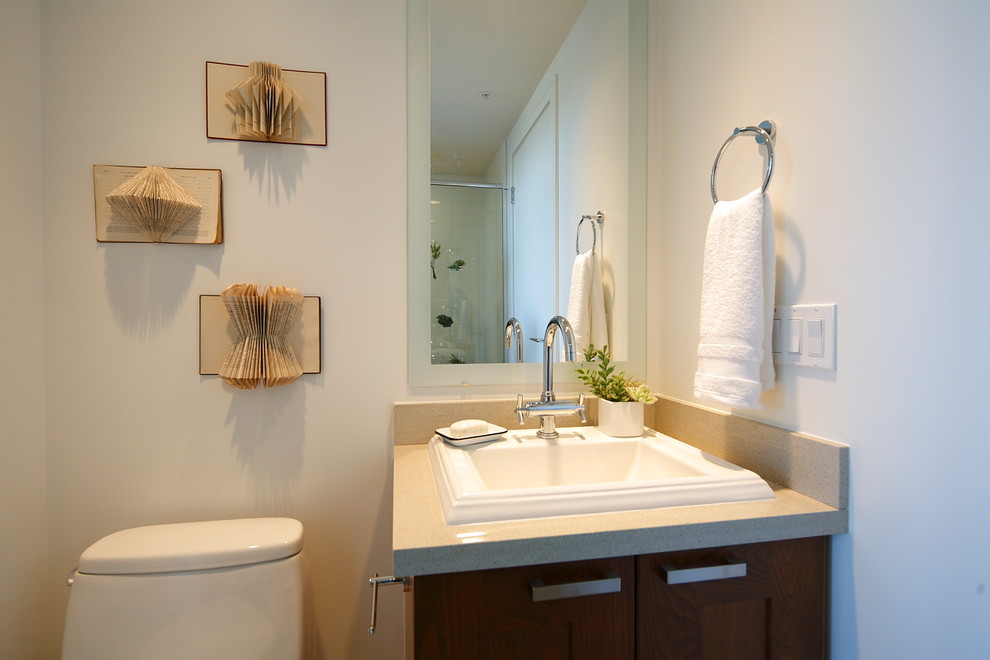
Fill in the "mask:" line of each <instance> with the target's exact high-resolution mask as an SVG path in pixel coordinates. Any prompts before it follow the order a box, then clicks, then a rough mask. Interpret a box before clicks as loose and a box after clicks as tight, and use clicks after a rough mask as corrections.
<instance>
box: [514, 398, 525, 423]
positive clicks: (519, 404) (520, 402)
mask: <svg viewBox="0 0 990 660" xmlns="http://www.w3.org/2000/svg"><path fill="white" fill-rule="evenodd" d="M524 401H525V399H523V395H522V394H517V395H516V414H517V415H519V426H522V425H523V424H525V423H526V406H525V405H524Z"/></svg>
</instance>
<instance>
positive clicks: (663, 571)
mask: <svg viewBox="0 0 990 660" xmlns="http://www.w3.org/2000/svg"><path fill="white" fill-rule="evenodd" d="M660 577H662V578H663V581H664V582H666V583H667V584H689V583H691V582H707V581H709V580H725V579H728V578H737V577H746V562H744V561H737V560H734V559H726V560H725V563H724V564H719V565H717V566H701V567H700V568H675V567H674V566H673V565H672V564H661V565H660Z"/></svg>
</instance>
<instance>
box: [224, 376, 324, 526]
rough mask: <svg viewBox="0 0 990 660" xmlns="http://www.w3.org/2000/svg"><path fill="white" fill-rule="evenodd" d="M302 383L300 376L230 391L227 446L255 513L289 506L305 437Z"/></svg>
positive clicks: (279, 512) (283, 510) (278, 512)
mask: <svg viewBox="0 0 990 660" xmlns="http://www.w3.org/2000/svg"><path fill="white" fill-rule="evenodd" d="M208 378H212V377H208ZM304 378H305V377H304ZM223 387H224V389H227V390H232V391H233V390H234V388H232V387H230V386H229V385H223ZM306 387H307V383H306V382H305V380H303V379H300V380H298V381H296V382H295V383H291V384H289V385H284V386H282V387H272V388H265V387H258V389H254V390H236V391H234V393H233V396H232V397H231V400H230V407H229V408H228V410H227V420H226V424H227V426H231V425H233V430H232V433H231V446H232V447H233V448H234V449H235V450H236V452H237V459H238V462H239V463H240V464H241V466H242V467H243V468H244V470H245V471H246V472H247V477H248V491H249V493H250V494H251V495H252V496H253V497H254V500H255V509H256V511H257V513H258V514H260V515H270V516H276V515H289V514H290V513H291V511H292V490H293V486H294V485H295V484H296V483H297V482H298V481H299V476H300V473H301V471H302V464H303V444H304V442H305V438H306V431H305V424H306V415H305V408H306V406H305V403H306Z"/></svg>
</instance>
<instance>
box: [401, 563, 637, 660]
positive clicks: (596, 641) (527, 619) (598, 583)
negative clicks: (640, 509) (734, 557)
mask: <svg viewBox="0 0 990 660" xmlns="http://www.w3.org/2000/svg"><path fill="white" fill-rule="evenodd" d="M635 581H636V580H635V558H634V557H614V558H609V559H597V560H588V561H579V562H568V563H564V564H542V565H539V566H521V567H514V568H500V569H492V570H486V571H471V572H464V573H446V574H442V575H425V576H421V577H416V578H415V579H414V581H413V602H414V606H413V607H414V613H413V617H414V624H413V627H414V630H415V640H414V647H415V653H416V656H415V657H416V659H417V660H428V659H441V658H442V659H445V660H454V659H456V660H469V659H470V660H475V659H476V660H525V659H526V658H539V660H557V659H560V660H565V659H572V658H573V659H574V660H584V659H587V660H603V659H604V658H608V659H615V660H624V659H626V658H633V657H634V656H633V652H634V651H633V637H632V634H631V631H632V628H633V608H634V605H635V598H634V589H635ZM585 591H591V592H595V591H598V592H604V593H591V594H589V595H579V594H581V593H582V592H585ZM545 596H547V597H549V599H548V600H539V599H540V598H543V597H545Z"/></svg>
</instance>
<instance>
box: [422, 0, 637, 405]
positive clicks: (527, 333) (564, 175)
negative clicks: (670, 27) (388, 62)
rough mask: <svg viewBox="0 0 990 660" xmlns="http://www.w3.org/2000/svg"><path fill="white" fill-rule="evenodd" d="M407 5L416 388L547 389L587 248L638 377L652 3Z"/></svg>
mask: <svg viewBox="0 0 990 660" xmlns="http://www.w3.org/2000/svg"><path fill="white" fill-rule="evenodd" d="M407 7H408V32H409V34H408V49H409V53H408V123H409V125H408V134H409V145H408V147H409V150H408V158H409V167H408V172H409V190H408V197H409V232H408V240H409V255H408V257H409V258H408V264H409V273H408V287H409V300H408V302H409V319H408V321H409V325H408V332H407V335H408V341H409V347H408V353H409V380H410V384H411V385H413V386H442V385H463V384H471V385H489V384H507V383H539V382H540V380H541V366H540V364H537V363H539V362H542V354H543V350H542V344H541V343H539V342H538V341H536V340H539V339H542V337H543V333H544V330H545V328H546V324H547V322H548V321H549V320H550V318H551V317H552V316H554V315H555V314H566V312H567V304H568V297H569V295H570V290H571V273H572V268H573V265H574V261H575V257H576V255H577V254H578V253H579V252H585V251H588V250H591V249H592V245H594V250H595V252H596V254H597V255H598V259H599V260H600V263H601V265H602V282H603V289H604V298H605V310H606V317H607V325H608V336H609V345H610V346H611V347H612V349H613V354H614V355H615V356H616V358H617V359H618V360H619V361H620V363H621V362H625V363H626V365H627V366H625V367H623V368H629V369H631V370H634V371H636V372H640V373H641V372H642V368H643V364H644V359H645V237H646V233H645V199H646V192H645V180H646V178H645V174H646V173H645V169H646V40H647V38H646V34H647V15H646V0H552V1H551V0H547V1H546V2H539V3H534V2H532V1H531V0H500V1H499V2H485V1H482V0H407ZM598 211H604V216H605V220H604V222H602V223H600V224H596V226H595V229H594V234H593V230H592V228H591V223H588V222H585V223H581V226H580V227H579V223H580V221H581V218H582V216H585V215H589V214H591V215H594V214H596V213H597V212H598ZM579 232H580V233H579ZM510 319H516V320H518V321H519V323H520V325H521V327H522V336H523V342H522V344H523V346H522V348H523V350H522V351H521V353H522V355H521V359H520V356H519V351H518V344H517V340H516V339H515V335H514V334H513V333H510V334H512V338H511V343H510V346H509V347H508V348H507V347H506V336H507V333H506V326H507V324H508V322H509V320H510ZM558 369H559V371H560V379H561V382H574V380H575V379H574V377H573V366H566V367H559V368H558Z"/></svg>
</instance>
